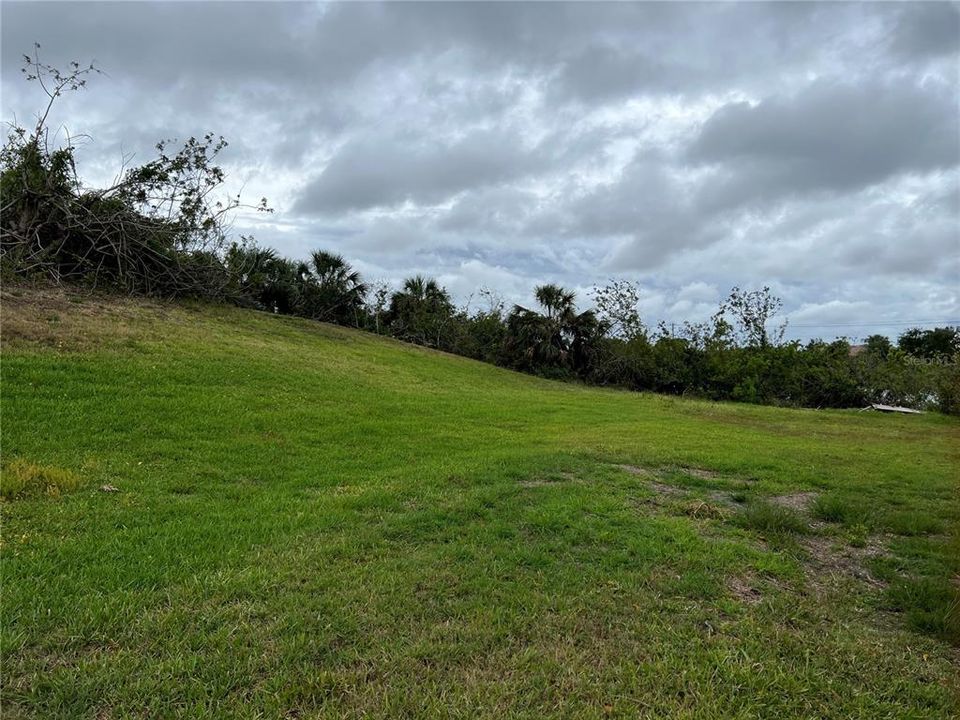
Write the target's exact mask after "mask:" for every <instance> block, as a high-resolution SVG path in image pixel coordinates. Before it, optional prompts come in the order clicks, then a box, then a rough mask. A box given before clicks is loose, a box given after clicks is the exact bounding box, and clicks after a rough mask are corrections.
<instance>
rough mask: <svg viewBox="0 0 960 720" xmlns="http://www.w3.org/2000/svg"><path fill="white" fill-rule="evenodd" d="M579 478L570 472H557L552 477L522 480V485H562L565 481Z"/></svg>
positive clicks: (531, 486)
mask: <svg viewBox="0 0 960 720" xmlns="http://www.w3.org/2000/svg"><path fill="white" fill-rule="evenodd" d="M578 479H579V478H578V477H577V476H576V475H574V474H573V473H570V472H561V473H557V474H556V475H554V476H551V477H535V478H530V479H529V480H521V481H520V482H519V485H520V487H526V488H533V487H546V486H547V485H562V484H563V483H565V482H576V481H577V480H578Z"/></svg>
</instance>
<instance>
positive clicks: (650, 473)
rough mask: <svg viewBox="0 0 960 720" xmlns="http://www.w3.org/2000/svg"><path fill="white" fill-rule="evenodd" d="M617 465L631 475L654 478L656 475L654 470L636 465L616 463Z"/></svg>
mask: <svg viewBox="0 0 960 720" xmlns="http://www.w3.org/2000/svg"><path fill="white" fill-rule="evenodd" d="M617 467H618V468H620V469H621V470H623V471H625V472H628V473H630V474H631V475H638V476H639V477H646V478H655V477H657V476H658V473H657V472H656V471H654V470H651V469H650V468H644V467H640V466H638V465H617Z"/></svg>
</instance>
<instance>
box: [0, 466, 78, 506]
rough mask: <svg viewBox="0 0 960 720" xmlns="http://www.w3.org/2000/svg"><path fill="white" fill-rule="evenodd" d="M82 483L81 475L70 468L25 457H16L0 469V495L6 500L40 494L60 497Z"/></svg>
mask: <svg viewBox="0 0 960 720" xmlns="http://www.w3.org/2000/svg"><path fill="white" fill-rule="evenodd" d="M80 485H81V482H80V477H79V476H78V475H77V474H76V473H73V472H71V471H70V470H64V469H63V468H58V467H53V466H52V465H37V464H36V463H32V462H30V461H28V460H24V459H23V458H14V459H13V460H11V461H10V462H9V463H7V464H5V465H4V466H3V468H2V470H0V497H3V498H4V499H5V500H14V499H16V498H24V497H36V496H38V495H48V496H50V497H59V496H60V494H61V493H64V492H69V491H71V490H76V489H77V488H79V487H80Z"/></svg>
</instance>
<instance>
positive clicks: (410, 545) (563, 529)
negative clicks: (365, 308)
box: [0, 285, 960, 718]
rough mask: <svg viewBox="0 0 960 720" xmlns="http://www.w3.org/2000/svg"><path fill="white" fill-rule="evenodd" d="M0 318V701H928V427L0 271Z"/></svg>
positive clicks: (368, 709) (335, 704)
mask: <svg viewBox="0 0 960 720" xmlns="http://www.w3.org/2000/svg"><path fill="white" fill-rule="evenodd" d="M2 339H3V354H2V433H3V435H2V440H3V463H4V468H3V477H2V483H0V484H2V491H3V494H4V496H5V498H6V499H5V500H4V501H3V502H2V504H0V511H2V522H3V528H2V540H3V552H2V564H3V602H2V630H0V633H2V635H0V640H2V653H3V690H2V700H3V711H4V717H21V716H22V717H42V718H55V717H91V718H93V717H96V718H114V717H116V718H120V717H178V716H182V717H210V716H214V715H222V716H228V717H249V718H253V717H269V718H273V717H298V718H307V717H359V716H372V717H463V718H475V717H497V718H503V717H528V718H541V717H569V718H582V717H598V718H605V717H664V716H672V717H691V718H692V717H696V718H713V717H716V718H734V717H743V718H747V717H774V716H779V717H837V718H848V717H869V718H878V717H898V718H900V717H918V718H919V717H947V716H949V715H950V713H951V711H952V710H953V709H954V708H955V707H956V706H955V704H954V703H955V702H956V699H957V690H958V688H957V684H958V680H957V676H958V673H957V672H956V668H957V665H956V663H957V661H958V655H957V652H956V646H955V645H952V644H951V633H952V632H953V630H952V627H951V624H950V620H949V618H948V617H947V615H948V612H949V609H950V606H951V603H954V602H955V597H956V596H955V592H956V588H955V586H954V585H953V581H952V578H953V577H954V573H955V572H956V568H955V567H951V562H952V561H954V560H955V558H956V557H957V556H958V554H960V552H958V548H957V545H956V543H955V540H951V533H954V535H953V537H956V536H955V529H956V526H957V523H958V521H960V508H958V502H957V483H958V474H957V470H956V468H957V461H958V447H960V445H958V440H960V424H958V422H957V421H956V420H951V419H948V418H945V417H941V416H938V415H933V414H931V415H924V416H919V417H900V416H886V415H877V414H871V413H857V412H849V411H831V412H822V411H821V412H818V411H798V410H783V409H776V408H766V407H753V406H747V405H727V404H715V403H707V402H699V401H694V400H686V399H679V398H671V397H660V396H653V395H641V394H635V393H627V392H620V391H614V390H599V389H595V388H585V387H579V386H576V385H571V384H560V383H554V382H548V381H543V380H539V379H536V378H532V377H527V376H524V375H519V374H516V373H512V372H508V371H504V370H501V369H497V368H494V367H492V366H489V365H483V364H479V363H476V362H472V361H469V360H465V359H463V358H458V357H452V356H448V355H444V354H440V353H435V352H430V351H427V350H424V349H421V348H416V347H412V346H407V345H403V344H400V343H397V342H393V341H390V340H385V339H381V338H378V337H375V336H371V335H367V334H362V333H358V332H353V331H349V330H344V329H340V328H336V327H332V326H326V325H321V324H317V323H311V322H307V321H300V320H296V319H290V318H281V317H274V316H270V315H266V314H262V313H255V312H252V311H244V310H239V309H232V308H219V307H218V308H210V307H190V306H186V305H171V304H158V303H149V302H134V301H128V300H115V299H113V300H111V299H108V298H100V297H92V296H87V295H76V294H65V293H62V292H60V291H51V290H42V289H36V288H28V287H17V286H9V285H8V286H7V287H5V288H4V291H3V296H2ZM954 637H955V636H954Z"/></svg>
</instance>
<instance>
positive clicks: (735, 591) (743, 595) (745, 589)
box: [727, 575, 763, 605]
mask: <svg viewBox="0 0 960 720" xmlns="http://www.w3.org/2000/svg"><path fill="white" fill-rule="evenodd" d="M727 590H728V591H729V593H730V594H731V595H732V596H733V597H734V598H735V599H736V600H738V601H739V602H742V603H743V604H744V605H757V604H759V603H760V601H761V600H763V595H762V594H761V593H760V591H759V590H757V589H756V588H755V587H754V579H753V577H751V576H749V575H734V576H733V577H731V578H728V579H727Z"/></svg>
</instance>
